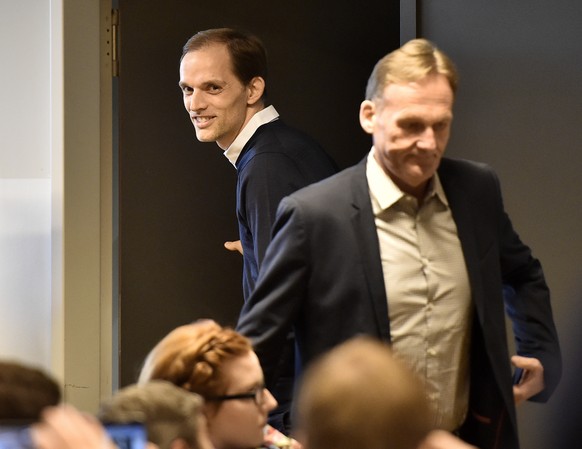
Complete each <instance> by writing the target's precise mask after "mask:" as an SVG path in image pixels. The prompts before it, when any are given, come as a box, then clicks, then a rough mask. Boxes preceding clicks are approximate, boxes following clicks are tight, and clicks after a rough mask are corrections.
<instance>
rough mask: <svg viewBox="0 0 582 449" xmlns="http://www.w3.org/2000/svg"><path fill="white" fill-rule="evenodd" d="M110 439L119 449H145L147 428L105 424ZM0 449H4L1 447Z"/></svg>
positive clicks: (137, 425) (135, 425) (138, 425)
mask: <svg viewBox="0 0 582 449" xmlns="http://www.w3.org/2000/svg"><path fill="white" fill-rule="evenodd" d="M103 426H104V427H105V430H106V431H107V434H108V435H109V437H110V438H111V439H112V440H113V442H114V443H115V445H116V446H117V447H118V448H119V449H145V448H146V442H147V432H146V428H145V426H144V425H143V424H141V423H127V424H114V423H104V424H103ZM0 449H3V448H1V447H0Z"/></svg>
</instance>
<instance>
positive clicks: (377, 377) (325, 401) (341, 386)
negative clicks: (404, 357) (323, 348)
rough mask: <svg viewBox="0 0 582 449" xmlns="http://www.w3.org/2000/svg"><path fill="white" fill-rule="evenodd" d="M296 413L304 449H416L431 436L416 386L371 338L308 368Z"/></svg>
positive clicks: (426, 411)
mask: <svg viewBox="0 0 582 449" xmlns="http://www.w3.org/2000/svg"><path fill="white" fill-rule="evenodd" d="M297 407H298V427H299V434H298V438H301V437H303V440H302V441H303V442H304V443H305V445H306V447H307V449H311V448H315V449H353V448H356V447H365V448H366V449H385V448H391V449H414V448H416V447H417V446H418V444H419V443H420V442H421V441H422V440H423V439H424V438H425V437H426V435H427V434H428V432H429V431H430V420H429V416H430V415H429V406H428V403H427V401H426V398H425V396H424V393H423V390H422V388H421V385H420V383H419V382H418V381H417V380H416V379H415V378H414V377H413V375H412V373H411V372H410V371H409V370H408V369H407V368H406V367H405V366H404V365H403V364H402V363H401V362H400V361H399V360H397V359H395V358H394V357H393V356H392V354H391V351H390V349H389V348H388V346H386V345H385V344H384V343H380V342H379V341H376V340H373V339H372V338H371V337H356V338H355V339H353V340H350V341H348V342H347V343H344V344H342V345H340V346H338V347H336V348H334V349H332V350H331V351H330V352H329V353H327V354H325V355H324V356H323V357H322V358H320V359H319V360H317V361H316V362H315V363H314V364H313V365H312V366H310V367H309V368H308V369H307V371H306V373H305V377H304V380H303V383H302V386H301V389H300V393H299V397H298V406H297Z"/></svg>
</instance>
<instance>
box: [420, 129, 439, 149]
mask: <svg viewBox="0 0 582 449" xmlns="http://www.w3.org/2000/svg"><path fill="white" fill-rule="evenodd" d="M417 146H418V148H420V149H422V150H434V149H436V147H437V145H436V134H435V132H434V129H433V128H432V127H430V126H427V127H426V128H425V130H424V132H423V133H422V134H421V135H420V136H419V139H418V142H417Z"/></svg>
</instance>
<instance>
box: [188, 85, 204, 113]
mask: <svg viewBox="0 0 582 449" xmlns="http://www.w3.org/2000/svg"><path fill="white" fill-rule="evenodd" d="M187 101H188V105H187V106H188V110H189V111H201V110H204V109H205V108H206V104H205V101H204V95H203V92H200V91H199V90H197V89H195V90H194V91H193V92H192V93H191V94H190V95H189V96H188V100H187Z"/></svg>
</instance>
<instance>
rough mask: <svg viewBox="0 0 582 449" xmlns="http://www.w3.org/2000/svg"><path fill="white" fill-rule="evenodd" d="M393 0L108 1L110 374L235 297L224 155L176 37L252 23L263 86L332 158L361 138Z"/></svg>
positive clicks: (227, 314)
mask: <svg viewBox="0 0 582 449" xmlns="http://www.w3.org/2000/svg"><path fill="white" fill-rule="evenodd" d="M398 4H399V2H398V1H386V0H382V1H379V0H373V1H370V2H367V3H366V5H365V8H364V7H362V5H359V4H357V3H354V2H328V1H316V0H313V1H309V0H302V1H293V2H268V1H244V2H242V1H237V0H232V1H226V2H220V1H215V2H195V1H185V0H182V1H179V0H167V1H165V2H162V3H160V2H144V1H142V0H119V7H120V12H121V14H120V20H121V52H120V53H121V56H120V61H121V64H120V78H119V105H118V107H119V173H120V176H119V191H120V197H119V201H120V210H119V212H120V290H121V292H120V293H121V296H120V351H121V356H120V357H121V358H120V385H125V384H128V383H131V382H133V381H135V378H136V375H137V373H138V371H139V368H140V365H141V363H142V361H143V358H144V356H145V355H146V353H147V352H148V351H149V349H150V348H151V347H152V346H153V345H154V344H155V343H156V342H157V341H158V340H159V339H160V338H161V337H162V336H163V335H165V334H166V333H167V332H168V331H169V330H171V329H172V328H174V327H176V326H177V325H180V324H184V323H188V322H190V321H193V320H195V319H198V318H205V317H210V318H214V319H216V320H218V321H219V322H221V323H223V324H230V325H233V324H234V323H235V322H236V318H237V316H238V312H239V310H240V307H241V304H242V294H241V259H240V257H239V256H238V255H237V254H234V253H228V252H227V251H225V250H224V249H223V248H222V244H223V242H224V241H225V240H230V239H236V238H237V233H238V231H237V226H236V217H235V213H234V208H235V204H234V201H235V200H234V190H235V183H236V174H235V171H234V168H233V167H232V166H231V165H230V164H229V163H228V161H227V160H226V159H225V158H224V156H223V155H222V152H221V150H220V149H219V148H218V146H216V145H215V144H213V143H206V144H202V143H199V142H197V141H196V138H195V134H194V130H193V129H192V126H191V124H190V122H189V119H188V116H187V114H186V112H185V111H184V109H183V106H182V100H181V94H180V92H179V90H178V87H177V83H178V65H179V58H180V55H181V47H182V45H183V44H184V43H185V42H186V40H187V39H188V38H189V37H190V36H191V35H192V34H194V33H195V32H196V31H198V30H201V29H206V28H213V27H221V26H232V27H238V28H244V29H246V30H249V31H251V32H254V33H256V34H258V35H259V36H260V37H261V38H262V39H263V41H264V42H265V45H266V47H267V50H268V53H269V59H270V79H269V80H268V86H269V90H270V98H271V100H272V102H273V104H274V105H275V107H276V108H277V109H278V111H279V112H280V114H281V115H282V117H283V118H284V119H285V120H286V121H287V122H288V123H290V124H293V125H295V126H297V127H299V128H301V129H303V130H305V131H307V132H308V133H310V134H312V135H313V136H314V137H315V138H316V139H318V140H319V141H320V142H321V143H322V144H323V145H324V146H325V147H326V148H327V150H328V151H329V152H330V153H331V154H332V156H333V157H334V158H335V159H336V161H337V162H338V164H339V165H340V166H341V167H346V166H348V165H352V164H353V163H355V162H357V161H359V160H360V159H361V158H362V157H363V156H364V155H365V153H366V152H367V151H368V150H369V147H370V145H371V141H370V139H369V137H368V136H367V135H365V134H364V133H363V131H362V130H361V129H360V127H359V124H358V108H359V104H360V102H361V101H362V99H363V95H364V89H365V83H366V80H367V77H368V75H369V73H370V71H371V69H372V67H373V65H374V63H375V62H376V61H377V60H378V59H379V58H380V57H381V56H383V55H384V54H385V53H387V52H388V51H390V50H392V49H394V48H396V47H397V46H398V44H399V42H398V39H399V26H398V23H399V10H398Z"/></svg>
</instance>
